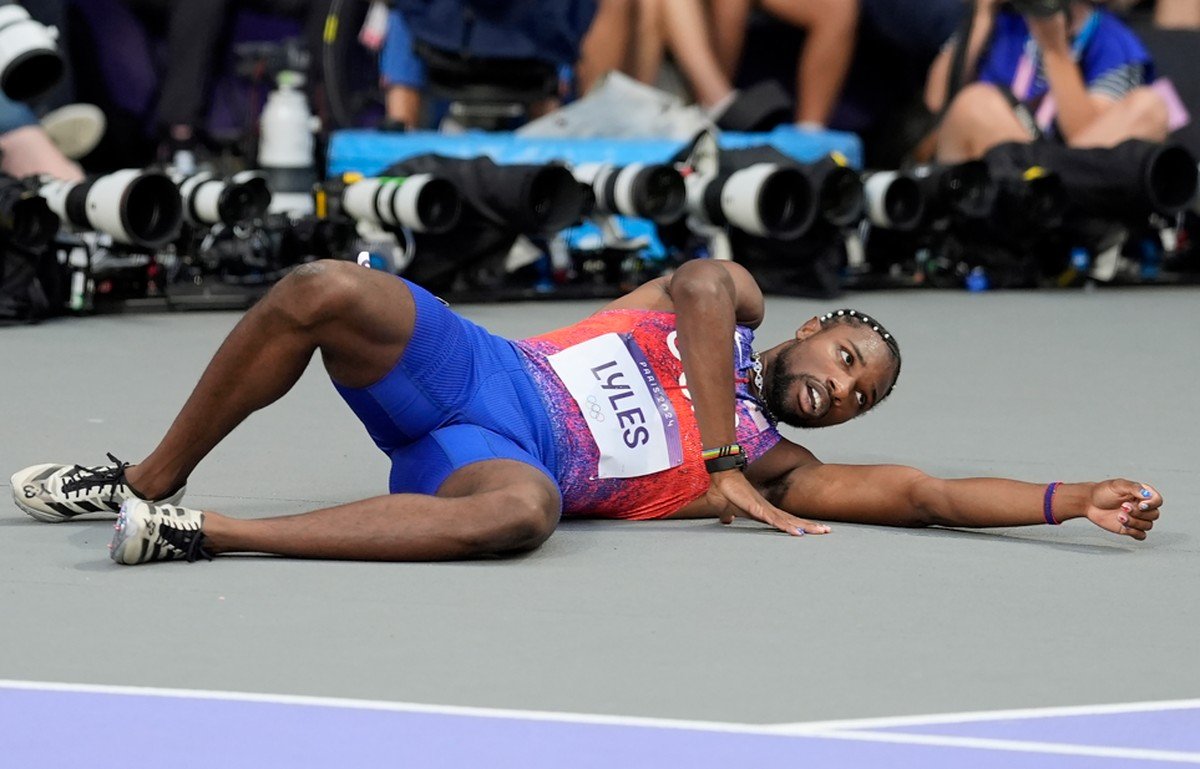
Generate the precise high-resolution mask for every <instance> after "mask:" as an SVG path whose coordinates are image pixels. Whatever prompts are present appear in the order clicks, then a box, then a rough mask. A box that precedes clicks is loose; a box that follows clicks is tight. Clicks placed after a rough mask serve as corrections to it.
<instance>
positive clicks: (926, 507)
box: [759, 458, 1163, 540]
mask: <svg viewBox="0 0 1200 769" xmlns="http://www.w3.org/2000/svg"><path fill="white" fill-rule="evenodd" d="M759 483H760V485H761V488H762V489H763V493H764V496H766V497H767V499H768V500H770V501H771V502H773V503H774V504H775V505H777V506H778V507H780V508H782V509H783V510H786V511H787V512H788V513H791V514H794V515H802V516H805V517H806V518H816V519H819V520H827V521H843V522H848V523H868V524H876V525H883V526H949V527H962V528H981V527H992V526H1029V525H1035V524H1044V523H1046V520H1045V517H1044V503H1045V500H1046V489H1047V486H1046V484H1041V483H1025V482H1022V481H1015V480H1009V479H1007V478H957V479H944V478H934V477H932V476H929V475H926V474H925V473H923V472H921V471H920V470H917V469H916V468H912V467H904V466H901V465H836V464H822V463H821V462H818V461H816V459H815V458H814V459H813V461H811V462H806V463H803V464H799V465H798V466H795V467H793V468H792V469H791V470H787V471H785V472H783V473H781V474H779V475H776V476H773V477H767V478H764V479H761V480H760V481H759ZM1162 502H1163V500H1162V496H1161V495H1160V494H1159V493H1158V492H1157V491H1156V490H1155V489H1154V488H1153V487H1151V486H1149V485H1146V484H1143V483H1138V482H1136V481H1130V480H1125V479H1121V478H1116V479H1110V480H1105V481H1100V482H1098V483H1063V484H1061V485H1060V486H1058V487H1057V488H1056V490H1055V491H1054V493H1053V496H1052V497H1051V499H1050V504H1051V513H1052V515H1053V517H1054V519H1055V520H1056V521H1058V522H1059V523H1061V522H1063V521H1067V520H1070V519H1071V518H1087V519H1088V520H1090V521H1091V522H1092V523H1094V524H1095V525H1097V526H1099V527H1100V528H1102V529H1105V530H1107V531H1111V532H1113V533H1116V534H1122V535H1125V536H1128V537H1132V538H1133V539H1138V540H1142V539H1145V538H1146V532H1148V531H1150V529H1151V528H1152V527H1153V526H1154V522H1155V521H1156V520H1158V516H1159V508H1160V507H1161V506H1162Z"/></svg>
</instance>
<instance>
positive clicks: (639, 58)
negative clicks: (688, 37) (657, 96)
mask: <svg viewBox="0 0 1200 769" xmlns="http://www.w3.org/2000/svg"><path fill="white" fill-rule="evenodd" d="M636 15H637V30H636V34H635V35H634V38H633V40H634V48H633V61H632V62H631V63H630V67H631V71H630V74H631V75H633V76H634V78H636V79H637V80H640V81H642V82H643V83H649V84H651V85H653V84H654V83H656V82H658V73H659V70H661V69H662V62H663V56H664V53H665V51H666V33H665V31H664V30H663V22H662V19H660V18H659V16H660V15H661V7H660V3H659V2H658V0H638V1H637V14H636Z"/></svg>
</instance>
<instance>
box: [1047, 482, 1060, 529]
mask: <svg viewBox="0 0 1200 769" xmlns="http://www.w3.org/2000/svg"><path fill="white" fill-rule="evenodd" d="M1061 485H1062V481H1055V482H1054V483H1050V484H1047V485H1046V494H1045V496H1043V497H1042V515H1044V516H1046V523H1048V524H1050V525H1051V526H1057V525H1058V521H1056V520H1054V492H1055V491H1057V490H1058V487H1059V486H1061Z"/></svg>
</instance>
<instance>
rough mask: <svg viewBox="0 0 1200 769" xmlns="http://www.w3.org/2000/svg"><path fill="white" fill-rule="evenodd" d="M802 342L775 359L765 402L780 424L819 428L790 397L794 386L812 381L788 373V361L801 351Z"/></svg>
mask: <svg viewBox="0 0 1200 769" xmlns="http://www.w3.org/2000/svg"><path fill="white" fill-rule="evenodd" d="M801 344H802V342H800V341H799V340H797V341H795V342H794V343H793V344H792V345H790V346H789V347H787V348H786V349H784V350H783V351H782V352H780V353H779V355H778V356H777V357H776V358H775V363H774V365H772V366H771V375H770V376H769V377H767V380H766V381H765V382H763V392H762V397H763V401H765V402H766V404H767V410H768V411H770V412H771V415H772V416H774V417H775V418H776V419H777V420H779V421H780V422H783V423H784V424H785V425H791V426H792V427H817V426H818V425H814V424H812V422H811V421H810V417H807V416H805V415H804V414H802V413H801V412H800V406H799V404H798V403H796V399H795V398H793V397H791V396H790V395H789V391H790V390H791V389H792V385H794V384H795V383H796V382H799V381H801V380H804V379H811V377H810V376H809V375H808V374H803V373H801V374H790V373H788V367H787V365H786V364H787V361H788V358H789V357H791V355H792V353H793V352H794V351H796V350H798V349H799V347H800V345H801Z"/></svg>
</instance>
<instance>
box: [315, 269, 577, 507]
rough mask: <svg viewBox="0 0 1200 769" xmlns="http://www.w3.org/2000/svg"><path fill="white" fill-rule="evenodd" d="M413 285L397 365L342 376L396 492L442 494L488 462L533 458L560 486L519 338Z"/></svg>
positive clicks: (342, 390)
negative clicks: (352, 379)
mask: <svg viewBox="0 0 1200 769" xmlns="http://www.w3.org/2000/svg"><path fill="white" fill-rule="evenodd" d="M397 280H403V278H397ZM405 283H407V284H408V287H409V290H410V291H411V292H412V295H413V299H414V300H415V302H416V310H417V312H416V324H415V327H414V330H413V336H412V339H411V340H409V343H408V346H407V348H406V349H405V351H404V355H403V356H401V358H400V360H399V362H397V364H396V366H395V368H393V369H392V371H391V372H390V373H388V375H387V376H385V377H384V378H383V379H382V380H381V381H379V382H377V383H375V384H373V385H371V386H370V387H365V388H350V387H343V386H341V385H338V384H337V383H336V382H335V383H334V385H335V387H336V388H337V390H338V392H339V393H340V394H341V396H342V398H343V399H345V401H346V403H347V404H349V406H350V408H351V409H352V410H353V411H354V413H355V414H356V415H357V416H358V418H359V419H360V420H362V422H363V424H364V425H365V426H366V428H367V432H368V433H369V434H370V435H371V438H372V440H374V441H375V444H376V445H377V446H379V448H380V449H381V450H382V451H383V452H384V453H385V454H387V455H388V456H389V457H391V459H392V472H391V479H390V482H389V489H390V490H391V492H392V493H393V494H399V493H406V492H407V493H420V494H433V493H435V492H436V491H437V490H438V488H439V487H440V486H441V485H442V483H443V482H444V481H445V480H446V478H447V477H449V475H450V474H451V473H453V472H454V471H455V470H457V469H459V468H461V467H464V466H466V465H469V464H472V463H474V462H479V461H482V460H487V459H514V460H517V461H520V462H524V463H526V464H528V465H531V466H532V467H535V468H537V469H538V470H541V471H542V472H543V473H545V474H546V475H547V476H548V477H549V478H550V480H551V481H554V482H555V483H556V484H557V475H556V470H557V459H556V457H555V448H554V445H555V444H554V436H553V433H552V431H551V426H550V421H549V418H548V417H547V416H546V409H545V406H544V405H543V403H542V400H541V397H540V396H539V395H538V393H537V390H536V389H534V384H533V380H532V379H531V377H530V375H529V372H528V370H527V369H526V367H525V363H524V358H523V356H522V355H521V353H520V352H519V351H518V350H517V348H516V345H514V344H513V343H512V342H510V341H509V340H507V339H504V338H502V337H498V336H496V335H494V334H492V333H490V332H488V331H487V330H486V329H484V328H482V327H480V326H478V325H476V324H474V323H472V322H471V321H469V320H467V319H465V318H463V317H461V316H459V315H458V314H456V313H454V312H452V311H451V310H450V309H449V308H447V307H446V306H445V305H444V304H442V303H441V302H440V301H439V300H438V299H437V298H436V297H434V296H433V295H432V294H430V293H429V292H428V291H426V290H424V289H423V288H421V287H419V286H417V285H415V284H413V283H411V282H408V281H405Z"/></svg>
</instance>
